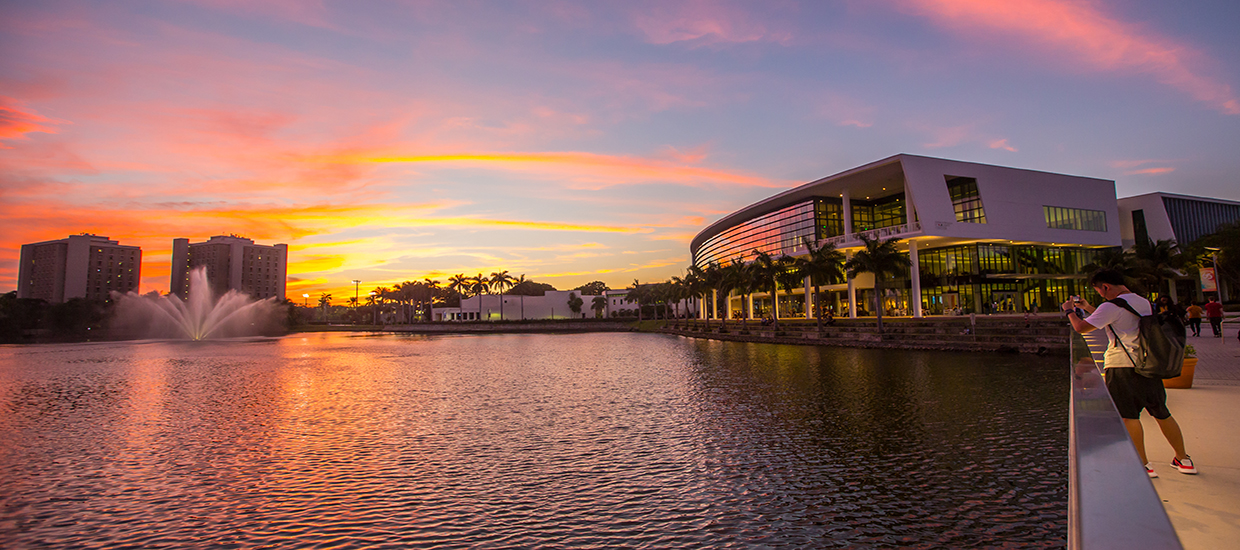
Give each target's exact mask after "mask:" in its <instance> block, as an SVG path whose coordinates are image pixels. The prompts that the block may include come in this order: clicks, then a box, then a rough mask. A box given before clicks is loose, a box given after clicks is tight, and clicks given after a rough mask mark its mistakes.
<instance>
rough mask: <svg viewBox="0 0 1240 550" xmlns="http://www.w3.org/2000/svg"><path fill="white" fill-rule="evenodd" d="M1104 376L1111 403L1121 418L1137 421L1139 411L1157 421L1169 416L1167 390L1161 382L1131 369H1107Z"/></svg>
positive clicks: (1139, 416) (1139, 414)
mask: <svg viewBox="0 0 1240 550" xmlns="http://www.w3.org/2000/svg"><path fill="white" fill-rule="evenodd" d="M1104 376H1105V379H1106V383H1107V391H1108V392H1109V393H1110V394H1111V401H1114V402H1115V408H1116V409H1117V410H1119V415H1120V416H1121V417H1123V418H1128V419H1132V420H1136V419H1139V418H1141V409H1145V410H1146V411H1147V412H1149V413H1150V416H1153V417H1154V418H1157V419H1159V420H1162V419H1164V418H1167V417H1170V416H1171V411H1169V410H1167V390H1166V389H1164V388H1163V382H1162V380H1155V379H1153V378H1146V377H1144V376H1141V375H1140V374H1137V370H1136V369H1134V368H1132V367H1117V368H1109V369H1106V371H1105V373H1104Z"/></svg>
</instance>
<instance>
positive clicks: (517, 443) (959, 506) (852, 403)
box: [0, 334, 1067, 548]
mask: <svg viewBox="0 0 1240 550" xmlns="http://www.w3.org/2000/svg"><path fill="white" fill-rule="evenodd" d="M1059 363H1060V362H1059V361H1056V360H1055V359H1050V360H1046V359H1041V358H1029V357H1021V356H998V355H960V354H948V353H929V352H927V353H910V352H895V351H883V350H848V349H840V348H813V347H793V346H773V345H758V344H738V343H725V342H715V341H705V340H692V339H683V338H673V337H664V336H654V335H641V334H586V335H561V336H553V335H508V336H505V335H490V336H441V337H417V336H414V337H395V336H382V337H361V336H350V335H340V334H323V335H298V336H292V337H287V338H280V339H252V340H240V341H227V342H205V343H195V342H173V343H169V342H139V343H115V344H88V345H65V346H32V347H0V440H3V441H6V442H11V444H6V445H3V446H0V487H4V488H5V491H4V492H3V493H0V546H5V547H9V546H14V547H24V546H40V545H47V546H78V545H80V546H108V547H110V546H120V545H139V546H151V545H173V546H193V545H200V544H203V543H207V542H209V543H211V544H235V545H238V546H246V547H249V546H259V545H267V544H272V545H297V546H343V547H375V546H391V547H410V546H420V547H430V546H434V547H447V548H451V547H474V546H479V545H486V546H493V547H531V546H656V547H727V546H754V545H757V546H783V547H806V546H815V547H836V546H838V547H862V548H864V547H875V548H878V547H891V546H907V547H923V548H933V547H961V546H978V545H999V544H1007V545H1010V546H1035V547H1041V546H1062V545H1063V544H1064V536H1065V526H1066V520H1065V514H1066V505H1065V502H1066V490H1067V482H1066V456H1065V448H1066V426H1065V424H1064V419H1065V418H1066V410H1065V407H1066V405H1065V400H1064V399H1063V389H1062V386H1063V375H1062V370H1063V369H1062V368H1060V367H1061V365H1059Z"/></svg>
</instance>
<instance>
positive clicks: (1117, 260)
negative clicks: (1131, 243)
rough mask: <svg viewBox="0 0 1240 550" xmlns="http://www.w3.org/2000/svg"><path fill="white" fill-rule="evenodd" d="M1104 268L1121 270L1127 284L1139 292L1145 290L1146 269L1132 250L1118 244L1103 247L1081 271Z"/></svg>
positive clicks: (1090, 271) (1093, 270) (1089, 271)
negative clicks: (1143, 287)
mask: <svg viewBox="0 0 1240 550" xmlns="http://www.w3.org/2000/svg"><path fill="white" fill-rule="evenodd" d="M1103 269H1110V270H1114V271H1118V272H1120V274H1122V275H1123V276H1124V282H1125V283H1126V285H1125V286H1128V287H1129V288H1132V289H1135V290H1136V291H1137V292H1138V293H1140V292H1143V291H1144V290H1143V289H1142V283H1141V280H1142V279H1143V278H1144V273H1143V271H1144V270H1143V269H1142V266H1141V262H1140V261H1139V260H1137V257H1136V255H1134V254H1133V253H1132V252H1131V251H1128V250H1124V249H1123V248H1121V247H1118V246H1117V247H1114V248H1107V249H1103V250H1101V251H1099V252H1098V253H1097V255H1096V256H1094V261H1093V262H1091V263H1089V264H1086V265H1084V266H1082V267H1081V273H1087V274H1092V273H1094V272H1097V271H1100V270H1103Z"/></svg>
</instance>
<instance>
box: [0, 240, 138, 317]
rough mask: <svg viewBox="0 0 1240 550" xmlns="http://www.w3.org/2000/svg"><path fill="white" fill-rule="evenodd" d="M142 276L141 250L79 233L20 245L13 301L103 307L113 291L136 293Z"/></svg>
mask: <svg viewBox="0 0 1240 550" xmlns="http://www.w3.org/2000/svg"><path fill="white" fill-rule="evenodd" d="M141 276H142V249H141V248H138V247H136V246H125V245H122V244H120V243H119V242H117V241H113V240H109V239H108V238H107V237H102V236H99V235H91V234H89V233H83V234H81V235H73V236H70V237H68V238H65V239H59V240H55V241H45V242H41V243H32V244H24V245H22V252H21V264H20V266H19V267H18V270H17V297H18V298H36V299H40V300H46V301H48V302H51V303H54V304H58V303H62V302H65V301H67V300H69V299H72V298H85V299H87V300H97V301H106V300H108V298H109V296H110V294H109V293H110V292H112V291H116V292H122V293H124V292H130V291H134V292H136V291H137V290H138V283H139V280H140V279H141Z"/></svg>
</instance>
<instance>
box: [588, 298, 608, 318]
mask: <svg viewBox="0 0 1240 550" xmlns="http://www.w3.org/2000/svg"><path fill="white" fill-rule="evenodd" d="M590 309H593V310H594V316H595V317H602V316H603V310H604V309H607V297H606V296H595V297H594V299H593V300H590Z"/></svg>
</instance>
